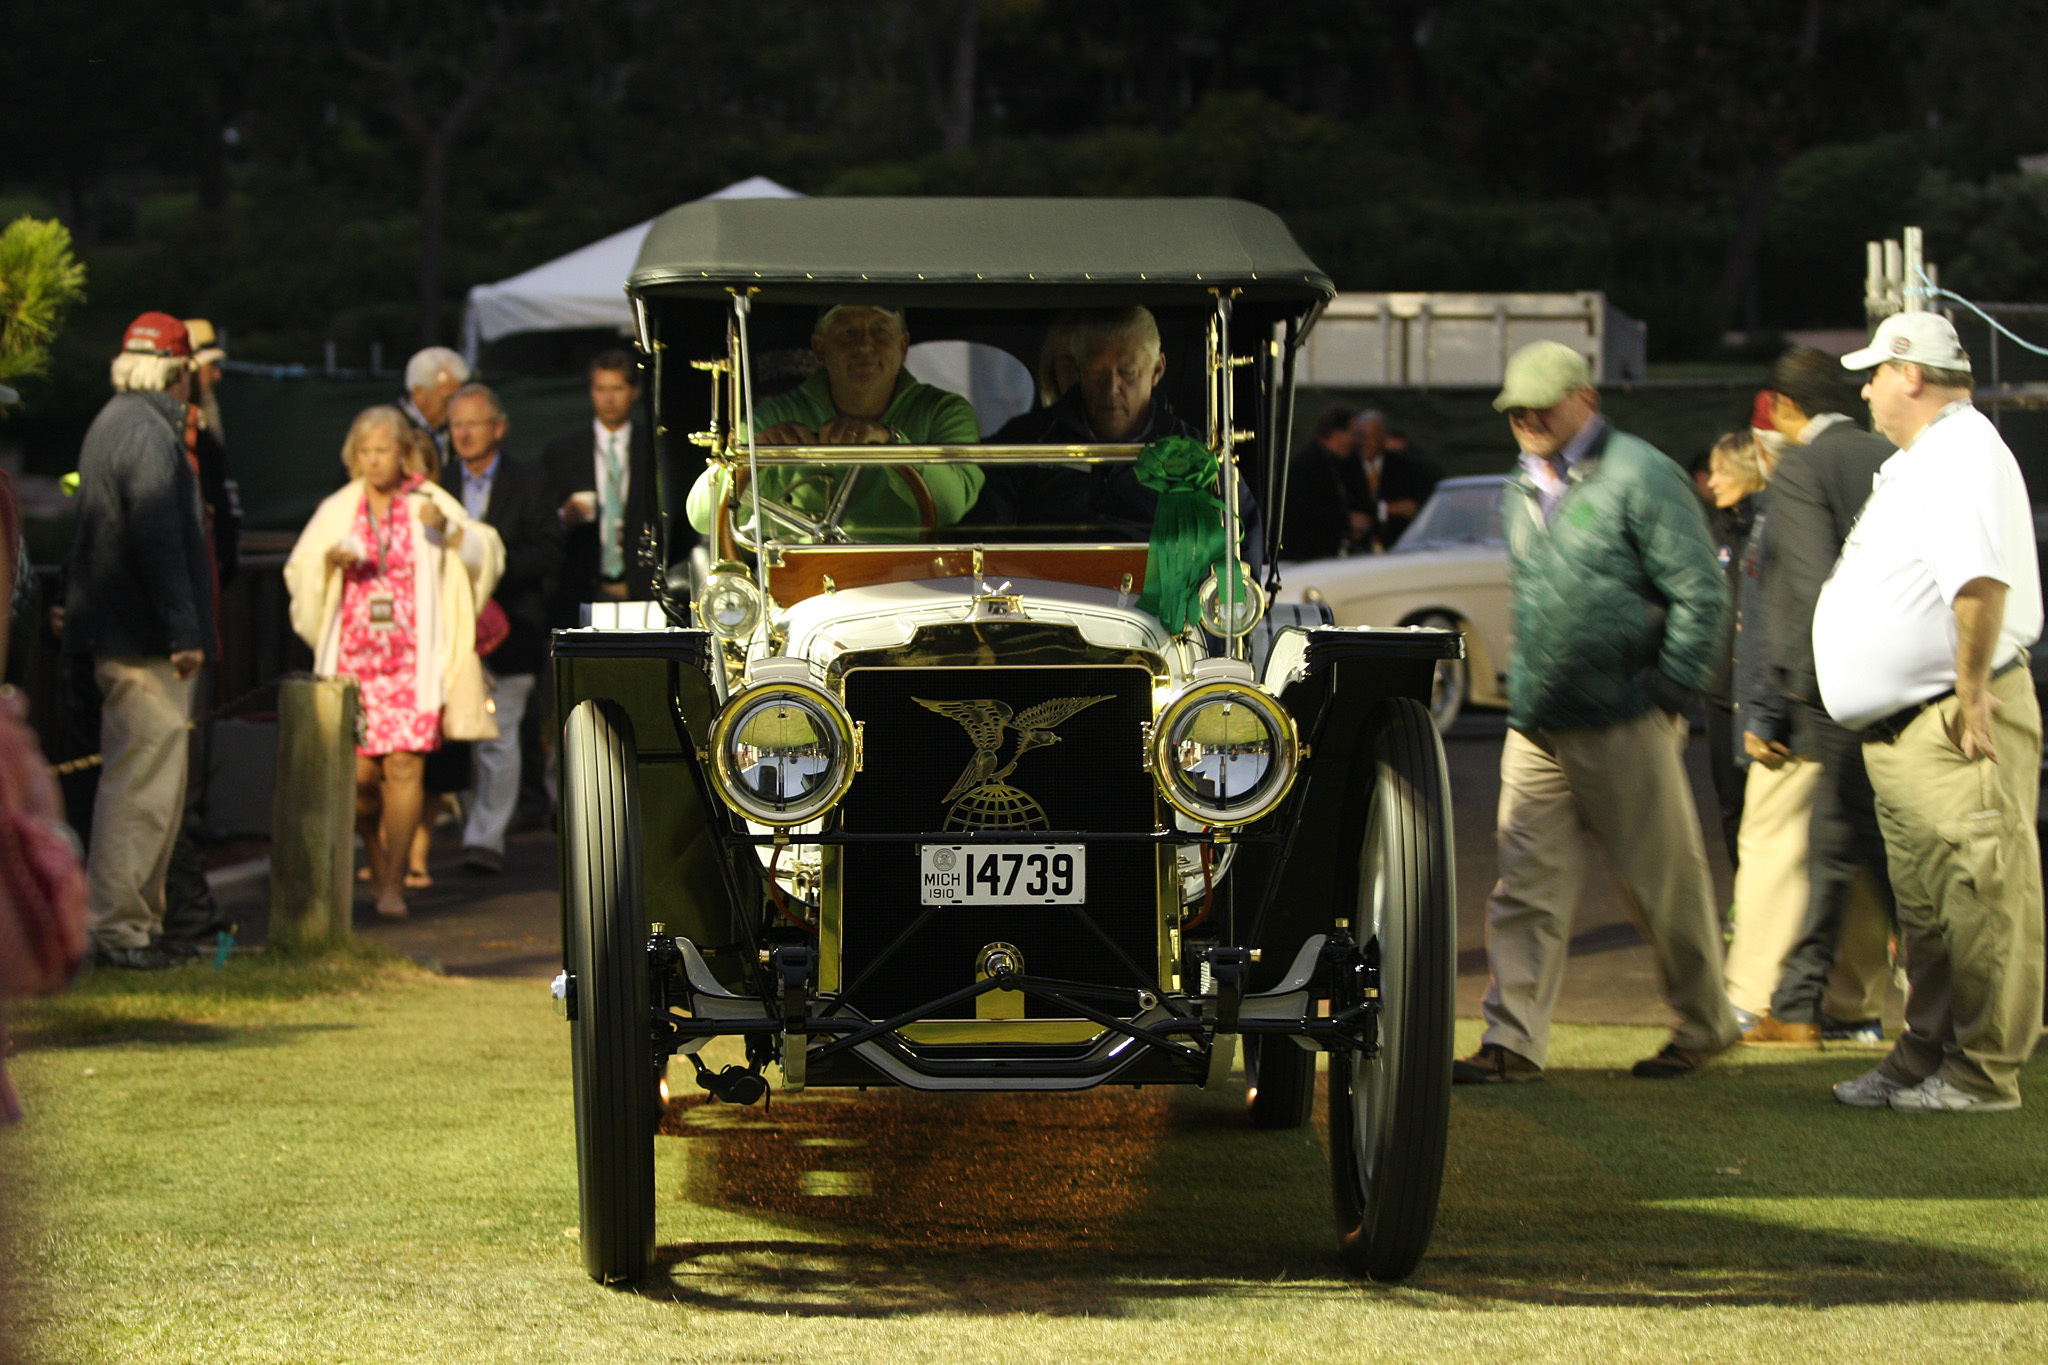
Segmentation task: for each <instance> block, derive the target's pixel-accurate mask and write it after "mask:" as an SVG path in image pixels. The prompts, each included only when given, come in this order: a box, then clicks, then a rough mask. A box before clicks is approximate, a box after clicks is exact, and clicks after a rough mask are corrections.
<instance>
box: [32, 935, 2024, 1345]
mask: <svg viewBox="0 0 2048 1365" xmlns="http://www.w3.org/2000/svg"><path fill="white" fill-rule="evenodd" d="M111 975H112V974H102V976H101V977H100V978H98V979H96V980H94V981H92V982H90V983H89V984H88V985H87V986H86V987H85V988H84V989H83V990H81V991H80V992H79V993H77V994H76V995H74V996H72V997H70V998H68V999H66V1000H64V1001H59V1002H54V1003H50V1004H42V1005H36V1006H32V1007H28V1008H26V1009H23V1010H20V1011H17V1012H16V1014H15V1016H14V1018H15V1030H16V1033H17V1040H18V1043H19V1045H20V1051H19V1053H18V1055H17V1056H16V1057H15V1058H14V1060H13V1069H14V1072H15V1074H16V1078H17V1081H18V1083H19V1084H20V1087H21V1089H22V1092H23V1095H24V1098H25V1100H26V1102H27V1104H28V1106H29V1111H30V1115H29V1119H28V1121H27V1123H26V1124H24V1125H23V1126H22V1127H20V1128H19V1129H17V1130H15V1131H14V1132H12V1133H10V1134H8V1135H6V1136H5V1137H4V1138H0V1162H4V1164H5V1167H6V1169H7V1170H8V1171H9V1172H11V1173H13V1174H14V1175H15V1176H16V1178H15V1179H13V1180H10V1182H9V1187H10V1189H11V1190H12V1191H13V1193H14V1195H15V1202H16V1203H17V1204H18V1205H19V1206H20V1207H19V1208H18V1210H17V1212H16V1214H15V1219H16V1221H17V1223H18V1225H19V1226H18V1227H17V1229H16V1232H15V1240H16V1247H15V1254H14V1256H13V1258H12V1259H13V1260H14V1261H15V1262H16V1267H15V1280H16V1283H15V1287H14V1295H15V1298H16V1303H15V1305H14V1310H13V1313H14V1316H15V1317H16V1318H17V1320H18V1322H19V1324H20V1326H19V1327H18V1329H17V1336H18V1337H19V1338H20V1339H21V1340H22V1341H23V1342H24V1344H25V1348H26V1350H27V1353H28V1354H29V1357H30V1358H31V1359H36V1358H43V1359H48V1360H51V1361H63V1362H74V1361H121V1362H177V1363H178V1365H187V1363H188V1362H199V1361H207V1362H213V1361H266V1362H268V1361H301V1360H308V1361H310V1360H322V1361H327V1360H333V1361H358V1360H365V1361H368V1360H375V1361H432V1362H436V1365H458V1363H461V1365H466V1363H467V1362H473V1361H548V1362H557V1361H604V1362H625V1361H633V1362H641V1361H700V1360H701V1361H783V1360H787V1361H791V1362H797V1361H802V1362H820V1361H841V1360H844V1361H878V1362H887V1363H888V1365H905V1363H907V1362H921V1361H955V1360H989V1361H1013V1360H1022V1361H1037V1360H1044V1361H1060V1362H1063V1363H1064V1362H1081V1361H1086V1362H1094V1361H1118V1362H1124V1361H1128V1362H1144V1363H1145V1365H1153V1363H1154V1362H1160V1361H1201V1362H1209V1361H1214V1360H1218V1359H1222V1360H1228V1361H1233V1362H1236V1361H1247V1362H1248V1361H1264V1360H1284V1361H1292V1360H1301V1361H1330V1360H1342V1361H1351V1360H1381V1359H1385V1360H1403V1361H1408V1360H1419V1361H1435V1360H1444V1361H1453V1360H1454V1361H1459V1362H1470V1361H1493V1360H1513V1361H1518V1362H1519V1361H1547V1360H1560V1361H1563V1360H1599V1361H1646V1362H1648V1361H1655V1362H1659V1365H1663V1363H1665V1362H1673V1361H1727V1362H1739V1363H1740V1365H1755V1363H1756V1362H1766V1361H1776V1360H1788V1361H1790V1360H1796V1361H1799V1362H1801V1365H1807V1362H1814V1361H1834V1360H1843V1361H1848V1360H1857V1361H1884V1362H1886V1363H1887V1365H1890V1362H1895V1361H1918V1360H1927V1361H1936V1360H1940V1361H1958V1360H1961V1361H1972V1362H1974V1361H1982V1360H2007V1359H2009V1360H2028V1361H2036V1360H2040V1359H2042V1358H2044V1357H2048V1302H2044V1301H2048V1141H2044V1139H2048V1066H2044V1065H2036V1067H2035V1068H2034V1069H2033V1071H2032V1072H2031V1073H2030V1074H2029V1075H2028V1077H2027V1085H2028V1086H2029V1096H2030V1103H2031V1107H2029V1108H2028V1109H2025V1110H2022V1111H2021V1112H2019V1113H2017V1114H2008V1115H1990V1116H1982V1117H1976V1118H1955V1117H1949V1116H1913V1117H1909V1116H1906V1115H1895V1114H1891V1113H1889V1112H1876V1113H1869V1112H1862V1111H1852V1110H1847V1109H1843V1108H1840V1107H1838V1106H1836V1105H1834V1104H1832V1103H1831V1102H1829V1100H1828V1098H1827V1094H1826V1086H1827V1084H1828V1083H1829V1082H1830V1081H1834V1080H1838V1079H1841V1078H1843V1077H1845V1076H1849V1075H1853V1074H1855V1073H1857V1072H1858V1071H1860V1070H1862V1069H1863V1068H1865V1067H1867V1066H1868V1065H1870V1064H1871V1062H1872V1060H1873V1059H1872V1057H1871V1055H1870V1054H1837V1053H1828V1054H1824V1055H1823V1054H1805V1055H1801V1054H1777V1055H1756V1054H1752V1055H1749V1056H1744V1057H1741V1058H1739V1059H1737V1060H1736V1061H1734V1062H1733V1063H1731V1064H1728V1065H1725V1066H1723V1067H1721V1068H1719V1069H1717V1070H1716V1071H1714V1072H1712V1073H1710V1074H1708V1075H1707V1076H1704V1077H1701V1078H1699V1079H1697V1080H1694V1081H1687V1082H1673V1083H1669V1084H1649V1083H1645V1082H1640V1081H1635V1080H1632V1079H1630V1078H1629V1077H1628V1076H1627V1075H1626V1073H1625V1068H1626V1065H1627V1063H1628V1062H1629V1061H1631V1060H1633V1059H1634V1058H1636V1057H1639V1056H1642V1055H1645V1054H1646V1053H1647V1052H1648V1051H1650V1050H1651V1049H1652V1045H1653V1041H1654V1040H1653V1035H1652V1034H1651V1033H1650V1032H1649V1031H1647V1030H1641V1029H1593V1028H1580V1029H1564V1030H1560V1038H1559V1043H1558V1047H1557V1055H1555V1056H1554V1057H1553V1058H1552V1063H1553V1072H1552V1080H1551V1081H1550V1082H1549V1083H1548V1084H1545V1085H1540V1086H1517V1087H1511V1088H1508V1089H1505V1090H1485V1091H1480V1092H1476V1093H1474V1092H1460V1093H1459V1095H1458V1097H1457V1100H1456V1103H1455V1105H1454V1108H1453V1114H1452V1125H1453V1126H1452V1146H1451V1164H1450V1171H1449V1175H1448V1179H1447V1181H1446V1186H1445V1191H1444V1204H1443V1212H1442V1215H1441V1217H1440V1220H1439V1223H1438V1228H1437V1236H1436V1241H1435V1244H1434V1245H1433V1247H1432V1249H1431V1253H1430V1255H1429V1257H1428V1258H1427V1259H1426V1260H1425V1261H1424V1262H1423V1265H1422V1268H1421V1270H1420V1272H1419V1273H1418V1275H1417V1276H1416V1277H1415V1279H1414V1280H1412V1281H1411V1282H1410V1283H1408V1284H1406V1285H1402V1286H1396V1287H1377V1286H1369V1285H1359V1284H1355V1283H1352V1282H1349V1281H1347V1280H1345V1279H1344V1278H1343V1277H1342V1275H1341V1274H1340V1273H1339V1272H1338V1268H1337V1265H1336V1262H1335V1259H1334V1257H1333V1255H1332V1234H1331V1231H1330V1214H1329V1211H1328V1204H1329V1194H1328V1174H1327V1170H1326V1167H1325V1162H1324V1158H1323V1152H1322V1146H1321V1140H1320V1137H1319V1132H1320V1122H1319V1123H1318V1125H1317V1127H1316V1128H1313V1129H1310V1130H1307V1131H1303V1132H1297V1133H1277V1134H1274V1133H1259V1132H1255V1131H1253V1130H1251V1129H1249V1128H1248V1127H1247V1126H1246V1125H1245V1124H1244V1123H1243V1121H1242V1120H1241V1118H1240V1115H1239V1109H1240V1105H1241V1102H1242V1094H1241V1091H1238V1092H1235V1093H1223V1094H1214V1095H1210V1094H1202V1093H1197V1092H1171V1093H1169V1092H1165V1091H1158V1090H1146V1091H1132V1090H1128V1089H1126V1090H1110V1091H1100V1092H1095V1093H1091V1094H1087V1095H1081V1096H1064V1097H1063V1096H983V1097H938V1096H918V1095H907V1094H900V1093H883V1092H870V1093H868V1094H866V1095H843V1094H840V1093H838V1092H818V1093H816V1094H811V1095H806V1096H803V1097H794V1098H778V1099H776V1100H775V1101H774V1103H773V1106H772V1108H770V1109H769V1110H768V1111H767V1112H765V1113H764V1112H762V1111H761V1110H760V1109H759V1108H755V1109H745V1110H742V1109H732V1108H729V1107H725V1106H719V1105H706V1104H701V1103H697V1102H695V1101H694V1100H692V1101H689V1102H686V1103H683V1104H679V1105H678V1106H676V1108H675V1109H674V1111H673V1112H672V1114H671V1118H670V1126H671V1127H672V1128H673V1129H674V1130H675V1132H676V1135H675V1136H667V1137H663V1138H660V1139H658V1140H657V1146H658V1148H659V1156H658V1162H659V1174H660V1187H661V1192H662V1194H661V1198H662V1204H661V1211H660V1234H659V1235H660V1241H661V1243H662V1248H663V1249H662V1253H661V1265H660V1267H659V1269H658V1271H657V1273H656V1274H654V1275H653V1276H652V1277H650V1279H649V1281H648V1282H647V1283H646V1284H645V1285H643V1286H641V1287H640V1288H639V1289H638V1290H637V1291H619V1290H608V1289H602V1288H599V1287H597V1286H596V1285H593V1284H592V1283H590V1282H589V1281H588V1280H587V1279H585V1278H584V1275H583V1271H582V1268H581V1263H580V1260H579V1258H578V1255H577V1247H576V1243H575V1241H574V1223H575V1221H576V1212H575V1197H576V1196H575V1154H574V1138H573V1124H572V1119H571V1115H570V1109H569V1062H568V1050H567V1036H566V1025H563V1024H562V1023H560V1022H559V1021H558V1020H557V1019H556V1018H555V1016H554V1014H553V1012H552V1011H551V1010H550V1009H549V1008H548V1002H547V999H546V991H545V987H544V986H543V985H542V984H540V983H537V982H533V981H517V982H498V981H484V980H465V979H451V978H444V977H433V976H428V975H425V974H423V973H420V972H417V971H415V970H413V969H411V968H410V967H407V966H405V965H402V964H398V963H394V962H391V961H389V960H387V959H382V958H379V957H376V956H374V955H368V954H365V955H362V956H358V957H353V958H345V959H340V960H330V961H326V962H322V963H314V964H304V963H301V964H292V963H289V962H276V961H265V960H263V959H261V958H259V957H250V958H244V959H238V960H236V961H235V962H234V963H232V964H231V965H230V967H229V968H228V969H227V970H226V971H225V972H223V973H215V972H213V971H212V970H210V969H209V968H206V967H196V968H188V969H185V970H183V971H180V972H178V973H174V974H172V975H170V976H169V977H168V978H143V979H140V980H138V979H135V978H127V979H124V980H118V981H117V980H113V979H111ZM1475 1028H1476V1026H1475V1025H1471V1024H1466V1025H1463V1026H1461V1030H1460V1043H1461V1046H1465V1045H1469V1044H1470V1042H1471V1040H1472V1039H1471V1034H1472V1033H1473V1031H1474V1029H1475Z"/></svg>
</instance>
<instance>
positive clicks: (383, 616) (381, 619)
mask: <svg viewBox="0 0 2048 1365" xmlns="http://www.w3.org/2000/svg"><path fill="white" fill-rule="evenodd" d="M369 605H370V628H371V629H372V630H391V629H393V628H394V627H396V626H397V625H398V604H397V602H395V601H394V600H393V599H392V596H391V594H390V593H388V592H378V593H372V594H370V604H369Z"/></svg>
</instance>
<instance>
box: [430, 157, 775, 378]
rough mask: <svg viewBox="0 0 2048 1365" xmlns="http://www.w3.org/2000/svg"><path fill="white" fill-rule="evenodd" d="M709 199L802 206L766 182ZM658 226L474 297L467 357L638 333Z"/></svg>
mask: <svg viewBox="0 0 2048 1365" xmlns="http://www.w3.org/2000/svg"><path fill="white" fill-rule="evenodd" d="M704 197H705V198H706V199H801V198H803V197H804V196H803V195H802V194H800V193H798V192H797V191H796V190H793V189H790V188H789V187H788V186H787V185H778V184H776V183H775V182H774V181H773V180H770V179H769V178H768V177H767V176H765V175H756V176H750V177H748V178H747V179H745V180H742V181H739V182H738V183H736V184H732V185H727V186H726V187H725V188H724V189H722V190H719V191H718V192H717V193H716V194H707V195H705V196H704ZM653 226H654V220H653V219H652V218H650V219H648V220H647V221H646V222H644V223H636V224H634V225H633V226H632V227H629V228H627V229H625V230H624V231H622V232H614V233H613V234H612V235H611V236H609V237H606V238H603V239H602V240H600V241H595V242H592V243H591V244H590V245H589V246H586V247H580V248H578V249H577V250H575V251H572V252H570V253H569V254H568V255H566V256H557V257H556V258H555V259H554V260H552V261H549V262H547V263H546V264H544V265H537V266H535V267H534V268H533V269H531V270H528V271H525V272H523V273H521V274H518V275H514V276H512V277H511V278H510V279H505V280H499V281H498V282H497V283H495V284H480V285H477V286H476V287H475V288H474V289H472V290H470V291H469V302H468V305H467V306H466V307H465V308H464V309H463V311H462V352H463V354H464V355H465V356H467V357H468V358H469V363H470V365H471V366H472V367H474V366H475V364H476V363H477V355H478V354H479V353H480V352H481V351H482V350H483V348H484V347H485V346H486V345H488V344H490V343H491V342H493V341H496V340H497V339H498V338H499V337H504V336H510V335H512V334H513V333H514V332H559V331H566V330H569V329H573V328H582V327H614V328H617V329H618V330H620V331H622V332H624V331H629V330H630V329H631V328H632V326H633V311H632V309H631V308H629V307H627V305H626V276H627V275H629V274H631V273H632V271H633V262H634V261H635V260H637V259H638V258H639V255H640V243H641V242H642V241H643V240H644V239H645V238H646V236H647V230H648V229H649V228H651V227H653Z"/></svg>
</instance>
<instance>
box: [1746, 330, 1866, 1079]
mask: <svg viewBox="0 0 2048 1365" xmlns="http://www.w3.org/2000/svg"><path fill="white" fill-rule="evenodd" d="M1841 374H1842V369H1841V366H1840V364H1839V363H1838V362H1837V361H1836V360H1835V359H1834V358H1833V357H1832V356H1829V355H1827V354H1826V353H1825V352H1822V351H1817V350H1815V349H1813V348H1812V347H1806V346H1799V347H1794V348H1793V349H1791V350H1789V351H1787V352H1786V353H1785V354H1784V355H1783V356H1781V357H1780V358H1779V360H1778V363H1777V364H1776V366H1774V367H1773V369H1772V371H1771V383H1770V392H1771V397H1772V404H1771V418H1772V421H1773V422H1774V423H1775V424H1776V426H1777V429H1778V430H1779V431H1780V432H1783V433H1784V434H1785V436H1786V437H1787V438H1788V439H1789V440H1790V441H1791V443H1792V444H1791V447H1790V448H1789V449H1788V450H1787V451H1786V453H1785V456H1784V459H1783V460H1782V461H1781V462H1780V464H1779V465H1778V471H1777V475H1776V477H1775V478H1774V479H1773V481H1772V483H1771V515H1770V518H1769V519H1768V521H1767V522H1766V523H1765V527H1764V556H1765V558H1766V559H1767V560H1768V561H1769V563H1770V572H1769V573H1768V574H1767V575H1765V578H1764V594H1765V603H1764V606H1765V619H1766V621H1767V623H1768V624H1767V644H1768V646H1769V667H1770V671H1771V673H1772V675H1773V676H1774V678H1775V680H1776V684H1777V689H1778V691H1779V692H1780V693H1781V694H1782V695H1783V696H1784V697H1785V698H1786V699H1787V702H1788V705H1787V707H1786V711H1787V713H1788V717H1789V729H1788V730H1787V732H1786V733H1782V734H1773V735H1761V736H1759V735H1755V734H1752V735H1751V736H1750V737H1749V740H1748V742H1749V744H1750V746H1751V752H1752V754H1762V753H1765V752H1769V751H1771V750H1775V751H1776V752H1778V753H1784V752H1786V751H1787V750H1789V751H1790V752H1792V753H1796V754H1798V755H1800V756H1801V757H1804V758H1810V759H1814V760H1817V761H1818V762H1819V763H1820V765H1821V778H1820V781H1819V783H1818V785H1816V786H1815V788H1814V795H1813V815H1812V824H1811V832H1810V835H1809V840H1810V843H1809V848H1810V852H1809V854H1808V871H1809V876H1810V879H1811V884H1810V889H1809V892H1808V901H1807V913H1806V923H1805V925H1804V927H1803V928H1802V929H1801V931H1800V936H1799V939H1798V941H1797V942H1796V943H1795V944H1794V945H1793V948H1792V951H1791V953H1790V954H1789V955H1788V956H1787V957H1786V959H1785V965H1784V967H1783V968H1782V969H1781V972H1780V975H1779V979H1778V987H1777V990H1776V991H1774V992H1773V993H1772V995H1771V1006H1770V1011H1769V1013H1767V1014H1766V1015H1764V1016H1763V1017H1762V1018H1760V1019H1758V1020H1757V1021H1756V1023H1755V1024H1754V1025H1753V1026H1751V1027H1750V1028H1749V1029H1748V1030H1746V1031H1745V1032H1744V1034H1743V1039H1744V1041H1746V1042H1751V1043H1775V1044H1780V1045H1795V1046H1796V1045H1807V1046H1818V1045H1819V1044H1820V1042H1821V1039H1822V1036H1823V1032H1824V1030H1825V1029H1827V1028H1829V1027H1830V1026H1832V1025H1837V1024H1838V1025H1839V1026H1840V1028H1839V1029H1838V1031H1840V1032H1842V1033H1844V1034H1855V1033H1857V1032H1859V1031H1861V1032H1864V1033H1867V1032H1869V1031H1871V1030H1872V1028H1873V1026H1874V1024H1875V1021H1874V1020H1868V1019H1864V1020H1841V1021H1826V1020H1823V1018H1822V1014H1821V1002H1822V999H1823V997H1824V995H1825V993H1826V991H1827V983H1828V974H1829V972H1830V971H1831V970H1832V969H1833V967H1834V964H1835V950H1836V943H1837V941H1838V940H1839V938H1840V936H1841V931H1842V922H1843V909H1844V906H1845V905H1846V903H1847V901H1848V897H1849V889H1850V886H1851V883H1852V882H1853V881H1854V880H1855V877H1856V873H1857V870H1858V869H1859V868H1862V869H1867V870H1868V871H1869V873H1870V877H1871V881H1872V883H1873V885H1874V887H1875V889H1876V892H1877V896H1878V899H1879V902H1880V903H1881V904H1882V905H1883V907H1884V909H1885V912H1886V913H1887V914H1888V915H1889V914H1891V913H1892V911H1893V907H1892V893H1891V881H1890V878H1889V877H1888V875H1887V873H1886V867H1885V848H1884V836H1883V835H1882V834H1881V833H1880V832H1879V830H1878V826H1877V815H1876V811H1875V809H1874V807H1873V804H1872V797H1871V791H1870V779H1869V777H1868V776H1866V775H1865V773H1864V769H1863V746H1862V743H1861V739H1862V737H1861V736H1860V735H1858V734H1856V733H1855V732H1853V731H1850V730H1845V729H1843V728H1842V727H1841V726H1839V725H1837V724H1835V722H1834V721H1833V720H1831V719H1830V718H1829V717H1828V713H1827V711H1826V710H1825V708H1823V707H1822V705H1821V697H1820V684H1819V682H1818V681H1817V680H1816V678H1815V674H1814V664H1813V606H1814V603H1815V601H1817V600H1818V599H1819V597H1820V589H1821V584H1823V583H1824V582H1826V581H1827V577H1828V574H1829V573H1830V572H1832V571H1833V569H1834V567H1835V561H1836V559H1838V558H1839V557H1840V555H1841V552H1842V542H1843V540H1844V539H1846V538H1847V536H1848V534H1849V528H1850V526H1851V525H1852V524H1854V522H1855V520H1856V515H1857V513H1858V512H1860V511H1861V510H1862V509H1863V504H1864V502H1865V500H1866V499H1868V498H1869V496H1870V485H1871V480H1872V479H1873V478H1874V477H1875V476H1876V474H1877V470H1878V467H1879V466H1880V465H1882V464H1883V463H1884V462H1885V461H1886V460H1887V459H1889V458H1891V456H1892V454H1893V453H1894V452H1893V450H1892V447H1891V443H1890V442H1888V441H1886V440H1884V439H1883V438H1882V437H1878V436H1873V435H1871V434H1870V433H1869V432H1867V431H1864V430H1863V429H1862V428H1861V427H1858V426H1857V425H1856V424H1855V423H1854V422H1853V421H1851V420H1850V419H1849V418H1848V417H1847V416H1845V415H1844V414H1843V411H1842V409H1844V408H1846V407H1848V406H1849V403H1850V401H1851V400H1850V395H1849V393H1848V391H1847V385H1845V384H1844V383H1843V382H1842V379H1841ZM1881 1038H1882V1035H1881V1033H1880V1034H1879V1039H1880V1040H1881Z"/></svg>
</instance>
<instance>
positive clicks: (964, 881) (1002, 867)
mask: <svg viewBox="0 0 2048 1365" xmlns="http://www.w3.org/2000/svg"><path fill="white" fill-rule="evenodd" d="M918 864H919V868H918V885H919V887H920V888H921V889H922V891H923V893H924V901H923V903H924V904H926V905H1083V904H1086V903H1087V900H1088V846H1087V845H1086V844H1004V845H1002V846H1000V847H998V848H973V847H969V846H966V845H963V844H921V845H919V846H918Z"/></svg>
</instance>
